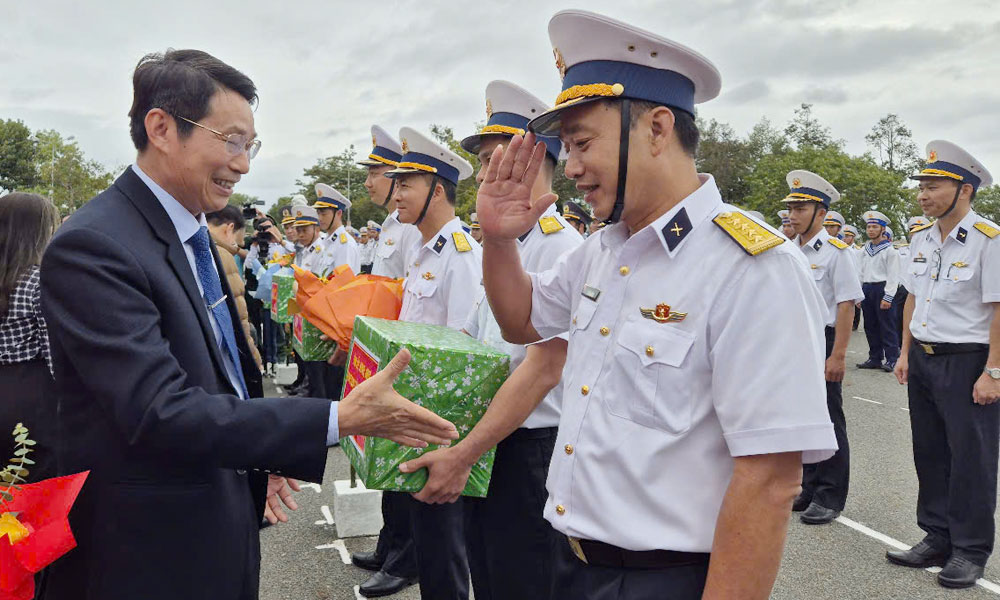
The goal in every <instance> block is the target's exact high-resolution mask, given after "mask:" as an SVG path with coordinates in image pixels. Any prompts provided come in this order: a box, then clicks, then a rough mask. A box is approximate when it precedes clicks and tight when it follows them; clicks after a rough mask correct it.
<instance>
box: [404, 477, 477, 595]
mask: <svg viewBox="0 0 1000 600" xmlns="http://www.w3.org/2000/svg"><path fill="white" fill-rule="evenodd" d="M405 501H406V502H407V503H408V504H409V505H410V527H411V531H412V533H413V546H414V550H415V555H416V557H417V573H418V577H419V578H420V597H421V598H422V599H423V600H468V598H469V560H468V557H467V556H466V553H465V528H464V520H465V517H464V506H465V504H464V502H465V498H464V497H461V498H459V499H458V501H457V502H455V503H453V504H425V503H423V502H420V501H419V500H414V499H413V496H410V495H409V494H407V495H405Z"/></svg>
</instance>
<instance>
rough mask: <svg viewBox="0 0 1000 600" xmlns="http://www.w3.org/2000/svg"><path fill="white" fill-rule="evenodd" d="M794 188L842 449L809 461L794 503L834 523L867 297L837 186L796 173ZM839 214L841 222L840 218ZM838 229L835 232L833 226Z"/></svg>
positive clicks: (792, 205) (845, 468)
mask: <svg viewBox="0 0 1000 600" xmlns="http://www.w3.org/2000/svg"><path fill="white" fill-rule="evenodd" d="M786 179H787V181H788V187H789V189H790V190H791V191H790V192H789V194H788V196H787V197H786V198H785V202H786V203H787V204H788V209H789V219H790V221H791V225H792V228H793V229H794V230H795V232H796V233H797V234H798V237H796V238H795V241H796V242H797V245H798V247H799V249H800V250H802V253H803V254H805V256H806V259H807V260H808V261H809V267H810V270H811V271H812V275H813V280H815V281H816V286H817V287H819V291H820V293H821V294H823V299H824V300H825V301H826V307H827V312H826V315H825V319H824V325H826V366H825V369H824V370H825V375H826V407H827V409H828V410H829V412H830V419H831V420H832V421H833V430H834V432H835V433H836V435H837V446H838V449H837V453H836V454H834V455H833V456H831V457H830V458H828V459H826V460H824V461H823V462H821V463H817V464H814V465H806V467H805V468H804V469H803V475H802V493H800V494H799V497H798V498H796V499H795V502H794V503H793V504H792V510H793V511H805V512H803V513H802V516H801V517H800V518H801V520H802V522H803V523H806V524H808V525H822V524H825V523H829V522H830V521H832V520H834V519H836V518H837V517H838V516H839V515H840V511H842V510H844V503H845V502H847V490H848V487H849V483H850V476H851V455H850V447H849V446H848V443H847V419H846V418H845V417H844V397H843V394H842V382H843V380H844V371H845V370H846V357H847V342H848V340H849V339H850V337H851V323H852V322H853V320H854V303H855V302H858V301H860V300H861V299H862V298H864V294H863V293H862V291H861V281H860V280H859V279H858V271H857V268H856V267H855V266H854V260H853V259H852V258H851V255H850V251H849V250H848V246H847V244H845V243H844V242H842V241H840V240H839V239H837V237H836V236H835V234H836V233H839V229H840V225H841V221H843V217H840V215H839V214H837V213H835V214H834V216H833V217H831V216H830V213H831V212H833V211H828V210H827V209H828V208H830V205H831V204H833V203H834V202H836V201H838V200H840V193H839V192H838V191H837V188H835V187H833V185H832V184H831V183H830V182H829V181H827V180H825V179H823V178H822V177H820V176H819V175H816V174H815V173H811V172H809V171H792V172H791V173H789V174H788V177H787V178H786ZM838 217H839V220H838ZM830 223H833V224H834V225H836V229H835V230H833V231H831V225H830Z"/></svg>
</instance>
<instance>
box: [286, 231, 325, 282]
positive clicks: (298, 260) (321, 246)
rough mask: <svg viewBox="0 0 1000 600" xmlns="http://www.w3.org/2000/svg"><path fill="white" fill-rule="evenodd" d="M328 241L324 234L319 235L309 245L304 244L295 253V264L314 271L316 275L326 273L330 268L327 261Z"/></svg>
mask: <svg viewBox="0 0 1000 600" xmlns="http://www.w3.org/2000/svg"><path fill="white" fill-rule="evenodd" d="M325 249H326V241H325V240H324V238H323V237H322V236H320V237H317V238H316V240H315V241H314V242H313V243H312V244H310V245H309V246H303V247H302V249H301V250H299V251H298V252H297V253H296V254H295V261H294V262H295V264H296V265H298V266H300V267H302V268H303V269H305V270H306V271H312V272H313V273H315V274H316V275H320V276H322V275H324V274H325V273H326V271H327V270H328V269H329V265H327V263H326V253H325V252H324V250H325Z"/></svg>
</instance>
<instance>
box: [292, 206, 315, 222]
mask: <svg viewBox="0 0 1000 600" xmlns="http://www.w3.org/2000/svg"><path fill="white" fill-rule="evenodd" d="M293 214H294V215H295V221H294V222H293V223H292V225H295V226H296V227H298V226H300V225H319V215H318V214H317V213H316V209H315V208H313V207H312V206H296V207H295V212H294V213H293Z"/></svg>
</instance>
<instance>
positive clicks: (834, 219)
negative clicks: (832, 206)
mask: <svg viewBox="0 0 1000 600" xmlns="http://www.w3.org/2000/svg"><path fill="white" fill-rule="evenodd" d="M845 223H847V221H846V220H844V216H843V215H842V214H840V213H839V212H837V211H835V210H831V211H827V213H826V218H825V219H823V226H824V227H825V226H827V225H839V226H840V227H843V226H844V224H845Z"/></svg>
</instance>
